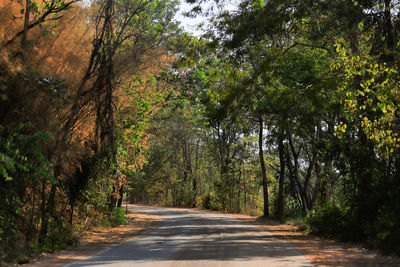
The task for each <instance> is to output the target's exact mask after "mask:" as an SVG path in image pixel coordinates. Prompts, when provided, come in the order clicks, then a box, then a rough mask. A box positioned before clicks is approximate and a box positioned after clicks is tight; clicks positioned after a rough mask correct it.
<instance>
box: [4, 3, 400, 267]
mask: <svg viewBox="0 0 400 267" xmlns="http://www.w3.org/2000/svg"><path fill="white" fill-rule="evenodd" d="M185 2H186V3H187V4H191V7H192V9H191V11H190V12H187V14H186V15H187V16H188V17H195V16H197V15H205V16H207V18H208V19H209V21H208V23H207V24H204V25H203V29H202V30H203V34H202V35H201V36H196V35H194V34H193V33H190V32H185V30H184V28H182V25H180V23H179V22H178V21H177V20H176V19H175V15H176V13H177V12H178V10H179V6H180V4H181V3H180V1H179V0H92V1H80V0H2V1H1V2H0V34H1V39H0V50H1V52H0V103H1V104H0V265H1V263H7V262H15V261H18V259H19V258H21V257H24V255H29V254H30V253H32V252H37V251H48V252H54V251H57V250H61V249H66V248H70V247H73V246H75V245H76V243H77V242H78V240H77V233H80V232H81V231H83V230H85V229H88V228H90V227H92V226H94V225H105V226H107V225H111V224H113V223H114V221H115V218H118V216H121V213H123V210H122V209H121V206H122V203H123V200H124V201H125V200H126V201H129V202H131V203H145V204H152V205H160V206H171V207H188V208H193V207H197V208H202V209H213V210H218V211H223V212H230V213H243V214H249V215H254V216H266V217H270V218H273V219H276V220H280V221H286V220H288V219H299V218H300V219H301V220H302V221H304V224H305V225H306V227H307V229H308V230H309V231H310V232H311V233H312V234H315V235H319V236H322V237H327V238H334V239H338V240H342V241H350V242H357V243H361V244H364V245H365V246H367V247H369V248H374V249H380V250H381V251H382V252H384V253H386V254H400V243H399V240H400V194H399V192H400V73H399V71H398V69H399V64H400V58H399V57H398V56H399V55H400V20H399V16H400V1H394V0H359V1H353V0H331V1H325V0H264V1H262V0H240V1H236V5H237V8H236V9H235V10H233V11H232V10H230V11H227V10H225V9H224V5H226V2H224V1H218V0H186V1H185Z"/></svg>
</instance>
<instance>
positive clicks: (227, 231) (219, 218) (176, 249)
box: [67, 206, 312, 267]
mask: <svg viewBox="0 0 400 267" xmlns="http://www.w3.org/2000/svg"><path fill="white" fill-rule="evenodd" d="M132 209H133V210H137V211H140V212H145V213H152V214H157V215H159V216H161V217H162V221H161V222H160V223H159V226H158V227H157V229H154V230H151V231H149V232H147V233H146V234H144V235H142V236H140V237H139V238H135V239H132V240H130V241H127V242H124V243H121V244H119V245H117V246H114V247H112V248H110V249H108V250H105V251H103V252H100V253H98V254H96V255H94V256H92V257H90V258H87V259H86V260H83V261H80V262H76V263H73V264H69V265H67V266H69V267H80V266H115V267H117V266H118V267H122V266H152V267H153V266H154V267H159V266H162V267H164V266H187V267H192V266H229V267H234V266H246V267H247V266H271V267H272V266H312V265H311V264H310V263H309V262H308V261H307V260H306V259H305V258H304V256H303V255H301V254H300V253H299V252H298V251H297V250H296V249H295V248H294V247H293V246H292V245H291V244H289V243H287V242H285V241H283V240H280V239H276V238H274V237H273V236H272V235H271V234H270V233H268V232H266V231H264V230H262V229H261V228H259V227H257V226H254V225H251V224H248V223H246V222H243V221H240V220H238V219H234V218H231V217H228V216H224V215H221V214H210V213H205V212H201V211H191V210H181V209H173V208H158V207H145V206H133V208H132Z"/></svg>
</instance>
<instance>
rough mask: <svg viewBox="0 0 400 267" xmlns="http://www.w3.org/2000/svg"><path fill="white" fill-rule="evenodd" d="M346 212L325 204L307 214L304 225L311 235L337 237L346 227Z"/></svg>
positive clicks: (335, 206)
mask: <svg viewBox="0 0 400 267" xmlns="http://www.w3.org/2000/svg"><path fill="white" fill-rule="evenodd" d="M346 214H347V212H346V210H345V209H343V208H341V207H339V206H337V205H334V204H327V205H324V206H320V207H318V208H316V209H314V210H313V211H312V212H310V213H309V214H307V216H306V219H305V221H306V223H307V224H308V226H309V228H310V231H311V233H313V234H316V235H319V236H324V237H329V238H332V237H339V236H341V233H343V230H344V228H345V225H346Z"/></svg>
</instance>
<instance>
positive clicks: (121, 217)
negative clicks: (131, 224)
mask: <svg viewBox="0 0 400 267" xmlns="http://www.w3.org/2000/svg"><path fill="white" fill-rule="evenodd" d="M110 223H111V225H112V226H118V225H125V224H128V217H127V216H126V212H125V210H124V209H123V208H120V207H114V208H113V210H112V211H111V216H110Z"/></svg>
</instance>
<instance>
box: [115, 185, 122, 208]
mask: <svg viewBox="0 0 400 267" xmlns="http://www.w3.org/2000/svg"><path fill="white" fill-rule="evenodd" d="M123 197H124V185H121V188H120V189H119V199H118V203H117V207H119V208H120V207H122V198H123Z"/></svg>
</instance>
